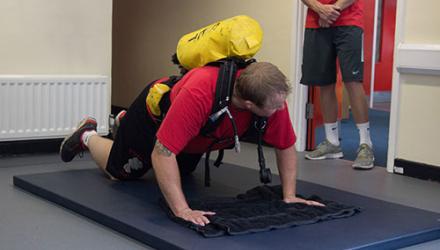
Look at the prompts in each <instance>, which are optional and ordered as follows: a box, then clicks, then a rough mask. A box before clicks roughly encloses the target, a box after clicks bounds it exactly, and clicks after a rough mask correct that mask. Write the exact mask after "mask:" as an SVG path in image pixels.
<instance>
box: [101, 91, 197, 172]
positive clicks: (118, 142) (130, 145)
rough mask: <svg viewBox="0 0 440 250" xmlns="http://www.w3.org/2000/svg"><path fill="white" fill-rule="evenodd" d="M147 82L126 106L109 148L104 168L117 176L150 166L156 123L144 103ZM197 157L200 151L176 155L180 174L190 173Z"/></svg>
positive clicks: (145, 169)
mask: <svg viewBox="0 0 440 250" xmlns="http://www.w3.org/2000/svg"><path fill="white" fill-rule="evenodd" d="M149 86H150V85H148V86H147V87H146V88H145V89H144V90H143V91H142V93H141V94H140V95H139V96H138V97H137V98H136V100H135V101H134V102H133V103H132V104H131V106H130V108H129V109H128V110H127V113H126V114H125V116H124V118H123V119H122V120H121V124H120V126H119V128H118V133H117V134H116V138H115V140H114V142H113V146H112V149H111V151H110V155H109V158H108V161H107V167H106V171H107V172H108V173H109V174H111V175H112V176H113V177H115V178H117V179H120V180H126V179H136V178H139V177H142V176H143V175H144V174H145V173H146V172H147V171H148V170H149V169H150V168H152V163H151V153H152V152H153V148H154V144H155V143H156V132H157V130H158V128H159V127H158V125H157V124H156V123H155V122H154V121H153V119H152V118H151V116H150V114H149V113H148V111H147V108H146V104H145V99H146V97H147V95H148V91H149V89H150V88H149ZM201 157H202V154H186V153H180V154H179V155H177V156H176V159H177V163H178V165H179V169H180V173H181V174H183V175H184V174H188V173H191V172H192V171H193V170H194V169H195V168H196V166H197V164H198V162H199V161H200V158H201Z"/></svg>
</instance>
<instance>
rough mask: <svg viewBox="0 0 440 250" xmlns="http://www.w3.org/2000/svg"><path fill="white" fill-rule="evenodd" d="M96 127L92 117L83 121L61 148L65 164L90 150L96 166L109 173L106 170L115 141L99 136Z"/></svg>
mask: <svg viewBox="0 0 440 250" xmlns="http://www.w3.org/2000/svg"><path fill="white" fill-rule="evenodd" d="M96 127H97V123H96V120H95V119H94V118H92V117H86V118H85V119H83V120H81V122H80V123H79V124H78V126H77V128H76V130H75V131H74V132H73V133H72V134H71V135H69V136H67V137H66V138H65V139H64V141H63V142H62V144H61V147H60V155H61V159H62V160H63V161H64V162H70V161H72V160H73V158H75V156H76V155H77V154H80V156H81V153H82V152H83V151H86V150H87V149H89V151H90V153H91V155H92V158H93V159H94V161H95V162H96V164H97V165H98V166H99V168H100V169H102V170H103V171H104V172H105V173H107V171H105V168H106V165H107V160H108V157H109V154H110V149H111V147H112V144H113V141H112V140H109V139H107V138H103V137H101V136H99V135H98V134H97V132H96ZM107 174H108V173H107ZM109 176H110V175H109Z"/></svg>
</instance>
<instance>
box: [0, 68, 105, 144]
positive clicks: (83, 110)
mask: <svg viewBox="0 0 440 250" xmlns="http://www.w3.org/2000/svg"><path fill="white" fill-rule="evenodd" d="M110 98H111V86H110V79H109V77H106V76H100V75H0V141H15V140H30V139H49V138H62V137H65V136H66V135H68V134H70V133H72V131H73V130H74V129H75V127H76V125H77V123H78V122H79V121H80V120H81V119H82V118H84V117H85V116H87V115H89V116H92V117H94V118H96V120H97V122H98V133H99V134H107V133H108V127H109V125H108V116H109V114H110V105H111V100H110Z"/></svg>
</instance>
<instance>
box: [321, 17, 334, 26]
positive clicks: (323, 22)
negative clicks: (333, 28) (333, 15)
mask: <svg viewBox="0 0 440 250" xmlns="http://www.w3.org/2000/svg"><path fill="white" fill-rule="evenodd" d="M330 25H331V24H330V23H328V22H326V21H324V19H322V18H319V27H321V28H330Z"/></svg>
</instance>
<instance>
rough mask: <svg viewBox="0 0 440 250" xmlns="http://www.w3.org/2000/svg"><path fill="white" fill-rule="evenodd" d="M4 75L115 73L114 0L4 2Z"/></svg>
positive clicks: (0, 44)
mask: <svg viewBox="0 0 440 250" xmlns="http://www.w3.org/2000/svg"><path fill="white" fill-rule="evenodd" d="M0 10H1V15H0V58H1V60H0V74H100V75H107V76H110V74H111V30H112V19H111V16H112V1H109V0H73V1H72V0H2V1H0Z"/></svg>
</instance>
